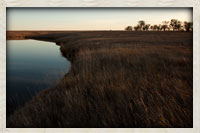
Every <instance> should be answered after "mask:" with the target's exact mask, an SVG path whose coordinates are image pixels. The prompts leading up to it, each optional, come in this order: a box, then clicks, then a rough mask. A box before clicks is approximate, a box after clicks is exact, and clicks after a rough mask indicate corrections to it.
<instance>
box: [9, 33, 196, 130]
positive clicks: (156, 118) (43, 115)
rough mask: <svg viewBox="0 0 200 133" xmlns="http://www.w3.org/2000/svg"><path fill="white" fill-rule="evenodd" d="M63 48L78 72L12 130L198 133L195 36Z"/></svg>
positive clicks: (45, 94)
mask: <svg viewBox="0 0 200 133" xmlns="http://www.w3.org/2000/svg"><path fill="white" fill-rule="evenodd" d="M122 33H124V34H122ZM77 38H78V39H77ZM90 38H91V39H90ZM95 38H96V39H95ZM128 38H129V39H128ZM56 41H57V43H58V44H60V45H61V52H62V54H63V55H64V56H65V57H67V58H69V59H70V60H71V61H72V67H71V70H70V72H69V73H68V74H67V75H66V76H65V77H64V78H63V80H62V81H61V82H60V84H58V85H57V86H56V87H55V88H51V89H46V90H44V91H42V92H40V93H39V94H38V95H37V96H36V97H34V98H33V99H32V100H31V101H30V102H28V103H27V104H26V105H25V107H23V108H21V109H19V110H17V111H16V112H15V113H14V114H13V115H12V116H11V117H10V118H8V120H7V127H192V126H193V89H192V88H193V75H192V73H193V71H192V67H193V66H192V33H181V32H166V33H165V32H118V33H117V32H112V33H111V32H110V33H108V32H106V33H103V32H102V33H100V32H99V33H98V34H96V33H88V32H86V33H80V34H78V33H75V34H70V35H68V36H65V37H64V38H63V37H60V38H58V39H57V40H56Z"/></svg>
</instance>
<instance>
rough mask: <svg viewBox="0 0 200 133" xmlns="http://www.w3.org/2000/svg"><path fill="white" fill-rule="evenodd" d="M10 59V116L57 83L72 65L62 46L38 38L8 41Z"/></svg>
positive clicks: (8, 82) (8, 103)
mask: <svg viewBox="0 0 200 133" xmlns="http://www.w3.org/2000/svg"><path fill="white" fill-rule="evenodd" d="M6 61H7V62H6V64H7V67H6V68H7V70H6V76H7V79H6V81H7V83H6V97H7V98H6V110H7V111H6V112H7V116H9V115H10V114H11V113H12V112H13V111H14V110H15V109H16V108H18V107H19V106H21V105H23V104H24V103H25V102H26V101H28V100H30V98H31V97H32V96H34V95H35V94H36V93H37V92H38V91H40V90H42V89H45V88H47V87H51V86H54V85H55V84H56V83H57V82H58V81H59V80H60V79H61V78H62V77H63V76H64V75H65V74H66V73H67V72H68V70H69V68H70V62H69V61H66V59H65V58H63V57H62V56H61V52H60V50H59V46H57V45H55V44H54V43H50V42H42V41H35V40H17V41H14V40H10V41H7V60H6Z"/></svg>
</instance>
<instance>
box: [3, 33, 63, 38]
mask: <svg viewBox="0 0 200 133" xmlns="http://www.w3.org/2000/svg"><path fill="white" fill-rule="evenodd" d="M62 32H64V31H7V32H6V40H24V39H25V36H34V35H42V34H50V33H62Z"/></svg>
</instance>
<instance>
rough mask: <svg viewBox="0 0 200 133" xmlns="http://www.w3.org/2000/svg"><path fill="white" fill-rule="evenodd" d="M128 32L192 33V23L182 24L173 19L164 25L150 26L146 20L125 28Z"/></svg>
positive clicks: (185, 22)
mask: <svg viewBox="0 0 200 133" xmlns="http://www.w3.org/2000/svg"><path fill="white" fill-rule="evenodd" d="M125 30H126V31H133V30H135V31H149V30H151V31H187V32H189V31H192V30H193V23H192V22H187V21H184V22H181V21H179V20H178V19H171V21H163V22H162V24H158V25H157V24H155V25H150V24H146V23H145V21H144V20H140V21H138V24H137V25H136V26H127V27H125Z"/></svg>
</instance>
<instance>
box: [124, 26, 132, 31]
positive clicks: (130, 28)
mask: <svg viewBox="0 0 200 133" xmlns="http://www.w3.org/2000/svg"><path fill="white" fill-rule="evenodd" d="M125 30H126V31H132V30H133V27H132V26H127V27H126V28H125Z"/></svg>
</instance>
